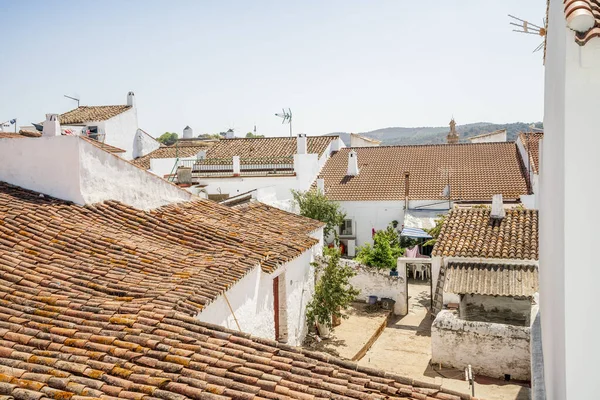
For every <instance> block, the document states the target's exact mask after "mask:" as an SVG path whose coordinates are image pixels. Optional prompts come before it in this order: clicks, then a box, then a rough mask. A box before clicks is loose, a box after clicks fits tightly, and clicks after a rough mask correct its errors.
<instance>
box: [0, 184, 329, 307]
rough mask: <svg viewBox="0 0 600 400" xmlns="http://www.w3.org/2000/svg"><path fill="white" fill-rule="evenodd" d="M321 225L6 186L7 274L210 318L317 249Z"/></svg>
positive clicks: (2, 196) (1, 244)
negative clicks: (251, 279)
mask: <svg viewBox="0 0 600 400" xmlns="http://www.w3.org/2000/svg"><path fill="white" fill-rule="evenodd" d="M321 225H322V223H321V222H318V221H314V220H311V219H308V218H303V217H299V216H296V215H289V214H286V215H281V214H274V213H260V212H258V210H257V211H256V212H254V213H242V212H240V211H237V210H234V209H231V208H229V207H225V206H221V205H218V204H216V203H214V202H211V201H208V200H198V201H193V202H187V203H181V204H174V205H169V206H164V207H161V208H158V209H155V210H153V211H149V212H145V211H140V210H137V209H135V208H132V207H129V206H126V205H124V204H121V203H118V202H112V201H111V202H106V203H102V204H94V205H89V206H85V207H82V206H78V205H75V204H71V203H66V202H64V201H60V200H54V199H50V198H48V197H44V198H41V197H39V196H38V194H37V193H34V192H30V191H26V190H24V189H20V188H17V187H13V186H10V185H8V184H5V183H0V232H1V233H2V236H1V239H0V254H10V258H11V259H12V260H13V261H8V260H7V259H5V260H4V265H7V266H12V267H14V265H13V264H14V263H15V262H17V263H19V262H25V263H29V264H32V265H38V264H39V265H42V266H43V271H42V272H43V273H50V272H51V271H53V270H56V271H61V274H62V276H63V277H64V278H65V279H66V280H68V281H69V282H68V284H62V285H61V286H60V287H57V288H56V290H57V291H56V293H65V294H66V292H69V291H72V292H73V293H78V295H79V296H82V299H84V298H85V296H86V295H85V293H95V292H97V291H101V292H105V291H106V290H108V291H109V292H111V293H113V294H115V295H117V294H118V295H119V296H121V297H130V298H131V299H130V302H129V303H125V304H124V306H127V304H129V305H133V304H134V303H137V302H141V303H144V304H148V306H149V307H150V304H153V306H152V307H160V306H162V305H164V304H173V305H176V306H175V308H176V309H179V310H182V311H186V312H190V313H195V312H197V311H200V310H201V309H202V308H203V306H204V305H205V304H207V303H210V302H211V301H212V300H213V299H214V298H215V297H216V296H218V295H219V294H220V293H221V292H223V291H224V290H225V289H227V288H228V287H229V286H231V285H232V284H233V283H235V282H236V281H238V280H239V279H240V278H242V277H243V276H245V274H246V273H247V272H248V271H250V270H251V269H253V268H255V267H256V266H257V265H258V264H259V263H260V264H261V266H262V269H263V270H264V271H266V272H271V271H274V270H275V269H276V268H277V267H278V266H279V265H280V264H281V263H284V262H286V261H288V260H291V259H293V258H295V257H297V256H299V255H300V254H301V253H302V252H303V251H305V250H306V249H309V248H311V247H312V246H313V245H314V244H315V243H316V241H315V239H312V238H310V237H309V236H308V234H309V233H310V232H312V231H314V230H315V229H317V228H318V227H320V226H321ZM1 258H2V257H1V256H0V265H2V264H3V261H2V260H1ZM6 263H8V264H6ZM82 279H84V280H89V282H93V284H90V283H87V282H84V281H83V280H82ZM102 286H106V287H107V288H110V289H102ZM109 301H110V300H109Z"/></svg>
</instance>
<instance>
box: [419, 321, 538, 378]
mask: <svg viewBox="0 0 600 400" xmlns="http://www.w3.org/2000/svg"><path fill="white" fill-rule="evenodd" d="M529 342H530V328H529V327H522V326H513V325H504V324H493V323H488V322H479V321H465V320H462V319H459V318H458V317H457V316H456V315H455V314H454V313H453V312H451V311H447V310H444V311H441V312H440V313H439V314H438V315H437V317H436V318H435V320H434V321H433V325H432V326H431V361H432V362H433V363H434V364H438V363H441V364H442V365H446V366H451V367H454V368H457V369H464V368H465V367H466V366H467V365H471V367H472V368H473V372H474V373H475V374H478V375H484V376H489V377H492V378H501V379H504V375H505V374H509V375H510V376H511V379H521V380H529V379H530V376H531V371H530V368H531V355H530V349H529Z"/></svg>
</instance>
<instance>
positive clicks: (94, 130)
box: [84, 126, 98, 140]
mask: <svg viewBox="0 0 600 400" xmlns="http://www.w3.org/2000/svg"><path fill="white" fill-rule="evenodd" d="M84 132H85V133H86V134H87V135H88V137H89V138H91V139H94V140H98V127H97V126H88V127H87V128H84Z"/></svg>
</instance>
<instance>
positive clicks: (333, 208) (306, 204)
mask: <svg viewBox="0 0 600 400" xmlns="http://www.w3.org/2000/svg"><path fill="white" fill-rule="evenodd" d="M292 195H293V196H294V201H295V203H296V204H298V207H299V208H300V215H302V216H303V217H308V218H312V219H316V220H318V221H321V222H324V223H325V227H324V228H323V235H324V236H325V237H327V236H329V235H330V234H334V235H335V240H336V242H337V241H338V239H337V232H336V230H335V228H336V227H338V226H340V225H341V224H342V222H344V218H346V213H344V212H343V211H342V210H341V208H340V204H339V203H336V202H334V201H331V200H329V199H327V197H326V196H325V195H324V194H323V193H321V192H320V191H306V192H301V191H296V190H292Z"/></svg>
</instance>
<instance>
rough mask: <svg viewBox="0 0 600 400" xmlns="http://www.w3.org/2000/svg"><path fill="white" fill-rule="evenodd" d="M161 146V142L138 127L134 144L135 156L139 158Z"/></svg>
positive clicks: (133, 154)
mask: <svg viewBox="0 0 600 400" xmlns="http://www.w3.org/2000/svg"><path fill="white" fill-rule="evenodd" d="M159 147H160V143H159V142H158V141H157V140H156V139H154V138H153V137H151V136H150V135H148V134H147V133H146V132H144V131H143V130H141V129H138V130H137V131H136V133H135V142H134V146H133V153H132V156H133V158H138V157H142V156H145V155H146V154H148V153H151V152H153V151H154V150H156V149H158V148H159Z"/></svg>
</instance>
